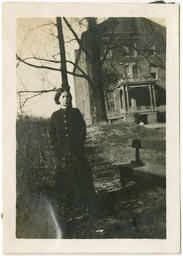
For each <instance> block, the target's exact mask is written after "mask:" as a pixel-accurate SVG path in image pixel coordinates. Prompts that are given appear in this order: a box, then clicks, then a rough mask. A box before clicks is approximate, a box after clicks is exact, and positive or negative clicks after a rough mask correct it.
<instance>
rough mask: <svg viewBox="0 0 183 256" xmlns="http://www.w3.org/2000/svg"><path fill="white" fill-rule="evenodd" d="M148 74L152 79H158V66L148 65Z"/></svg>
mask: <svg viewBox="0 0 183 256" xmlns="http://www.w3.org/2000/svg"><path fill="white" fill-rule="evenodd" d="M150 75H151V77H152V78H153V79H158V68H157V67H152V66H151V67H150Z"/></svg>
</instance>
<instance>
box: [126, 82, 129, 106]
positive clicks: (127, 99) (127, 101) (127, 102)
mask: <svg viewBox="0 0 183 256" xmlns="http://www.w3.org/2000/svg"><path fill="white" fill-rule="evenodd" d="M125 91H126V105H127V111H128V109H129V98H128V85H127V84H126V85H125Z"/></svg>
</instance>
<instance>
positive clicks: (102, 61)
mask: <svg viewBox="0 0 183 256" xmlns="http://www.w3.org/2000/svg"><path fill="white" fill-rule="evenodd" d="M114 31H115V24H113V28H112V34H111V37H110V41H109V43H108V45H107V49H106V52H105V53H104V57H103V58H102V60H101V65H103V64H104V62H105V60H106V57H107V54H108V53H109V51H110V49H112V48H111V47H110V46H111V44H112V41H113V40H114Z"/></svg>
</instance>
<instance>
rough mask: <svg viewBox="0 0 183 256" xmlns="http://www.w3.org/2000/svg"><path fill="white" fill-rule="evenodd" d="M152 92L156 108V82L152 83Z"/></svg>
mask: <svg viewBox="0 0 183 256" xmlns="http://www.w3.org/2000/svg"><path fill="white" fill-rule="evenodd" d="M152 93H153V101H154V108H156V95H155V90H154V84H152Z"/></svg>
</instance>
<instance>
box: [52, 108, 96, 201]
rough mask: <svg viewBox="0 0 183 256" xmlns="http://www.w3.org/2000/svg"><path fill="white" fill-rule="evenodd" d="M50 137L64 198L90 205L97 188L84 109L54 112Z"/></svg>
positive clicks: (58, 180)
mask: <svg viewBox="0 0 183 256" xmlns="http://www.w3.org/2000/svg"><path fill="white" fill-rule="evenodd" d="M50 138H51V142H52V145H53V147H54V151H55V155H56V159H57V172H56V184H57V186H58V187H59V189H60V193H61V194H62V198H63V201H64V202H65V203H66V204H67V205H70V206H74V205H76V204H77V205H78V204H82V203H85V204H89V203H90V200H91V198H92V197H93V195H94V194H95V191H94V185H93V179H92V174H91V169H90V168H89V165H88V161H87V159H86V156H85V153H84V143H85V140H86V125H85V122H84V120H83V117H82V115H81V113H80V111H79V110H78V109H76V108H71V107H70V108H67V109H66V110H64V109H60V110H58V111H56V112H54V113H53V114H52V116H51V123H50ZM86 206H87V205H86Z"/></svg>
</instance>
